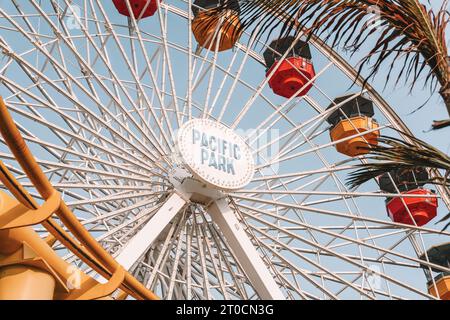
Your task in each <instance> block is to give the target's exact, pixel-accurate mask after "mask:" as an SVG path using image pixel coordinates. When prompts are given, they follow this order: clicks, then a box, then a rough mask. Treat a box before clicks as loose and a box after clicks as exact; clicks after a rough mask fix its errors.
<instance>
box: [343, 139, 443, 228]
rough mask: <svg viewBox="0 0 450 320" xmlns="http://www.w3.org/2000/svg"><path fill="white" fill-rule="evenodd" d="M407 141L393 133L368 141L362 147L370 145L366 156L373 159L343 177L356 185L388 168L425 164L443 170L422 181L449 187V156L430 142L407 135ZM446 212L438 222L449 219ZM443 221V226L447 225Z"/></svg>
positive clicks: (407, 168) (427, 166)
mask: <svg viewBox="0 0 450 320" xmlns="http://www.w3.org/2000/svg"><path fill="white" fill-rule="evenodd" d="M402 134H403V135H405V136H407V137H409V139H410V140H411V143H409V142H405V141H402V140H399V139H397V138H393V137H387V136H383V137H381V138H380V139H379V143H380V144H379V145H376V146H375V145H372V146H370V147H367V148H363V149H370V155H369V156H368V157H367V159H368V160H375V161H374V162H369V163H365V164H361V165H358V166H357V167H358V168H357V170H356V171H354V172H352V173H350V175H349V176H348V178H347V185H348V186H349V187H351V188H356V187H358V186H360V185H362V184H364V183H366V182H367V181H369V180H372V179H375V178H377V177H379V176H380V175H382V174H385V173H387V172H391V171H392V170H399V169H400V170H414V169H416V168H428V169H434V170H441V171H445V176H444V177H441V176H437V177H432V178H430V179H429V180H427V181H421V182H423V183H431V184H434V185H440V186H444V187H446V188H448V187H450V180H448V179H447V178H448V176H449V175H450V157H449V156H448V155H446V154H445V153H443V152H441V151H440V150H438V149H437V148H435V147H433V146H432V145H430V144H428V143H426V142H424V141H422V140H420V139H417V138H415V137H412V136H409V135H407V134H405V133H402ZM449 219H450V214H449V215H447V216H446V217H444V218H443V219H442V220H441V221H439V222H438V223H441V222H443V221H446V220H449ZM449 226H450V224H447V225H446V226H445V227H444V229H443V230H445V229H447V228H448V227H449Z"/></svg>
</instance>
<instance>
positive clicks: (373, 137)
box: [327, 95, 380, 157]
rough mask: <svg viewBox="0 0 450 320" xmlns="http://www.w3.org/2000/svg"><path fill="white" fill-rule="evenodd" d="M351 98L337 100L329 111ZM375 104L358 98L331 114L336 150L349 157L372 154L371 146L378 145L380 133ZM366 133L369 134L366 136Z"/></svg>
mask: <svg viewBox="0 0 450 320" xmlns="http://www.w3.org/2000/svg"><path fill="white" fill-rule="evenodd" d="M350 97H351V96H350V95H348V96H343V97H339V98H336V99H335V100H334V102H333V103H332V104H331V105H330V106H329V107H328V108H327V110H329V109H331V108H334V107H335V106H336V105H337V104H341V103H343V102H344V101H346V100H349V98H350ZM373 116H374V109H373V102H372V101H371V100H369V99H367V98H365V97H362V96H358V97H356V98H354V99H350V100H349V101H347V102H344V103H343V104H342V105H341V107H340V108H338V109H337V110H335V111H334V112H332V113H331V115H330V116H329V117H328V119H327V121H328V123H329V124H331V126H332V127H331V129H330V136H331V141H333V142H336V141H340V140H342V141H340V142H338V143H337V144H336V150H337V151H338V152H340V153H342V154H345V155H347V156H349V157H355V156H360V155H364V154H367V153H369V152H370V146H374V145H377V144H378V138H379V136H380V131H379V130H376V129H378V127H379V126H378V122H377V121H376V120H375V119H373ZM364 132H367V133H365V134H364Z"/></svg>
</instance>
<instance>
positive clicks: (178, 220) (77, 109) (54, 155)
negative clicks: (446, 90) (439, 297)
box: [0, 0, 450, 299]
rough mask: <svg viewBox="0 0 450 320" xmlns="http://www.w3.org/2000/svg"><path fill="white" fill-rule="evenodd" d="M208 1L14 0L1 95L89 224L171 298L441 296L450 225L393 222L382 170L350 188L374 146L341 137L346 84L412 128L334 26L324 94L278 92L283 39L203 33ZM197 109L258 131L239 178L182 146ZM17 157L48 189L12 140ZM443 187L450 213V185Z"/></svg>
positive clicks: (239, 131)
mask: <svg viewBox="0 0 450 320" xmlns="http://www.w3.org/2000/svg"><path fill="white" fill-rule="evenodd" d="M191 4H192V0H165V1H163V2H162V3H161V5H160V8H159V9H158V11H157V12H156V13H155V15H154V16H153V17H149V18H146V19H135V18H134V17H130V18H128V17H125V16H122V15H120V14H119V13H118V12H117V11H116V10H115V8H114V6H113V4H112V1H105V0H101V1H100V0H49V1H38V0H24V1H18V0H11V1H4V3H3V2H2V6H1V8H0V52H1V53H0V83H1V86H0V94H1V95H2V96H3V97H4V98H5V100H6V103H7V105H8V108H9V110H10V112H11V113H12V115H13V117H14V119H15V121H16V122H17V125H18V127H19V128H20V130H21V132H22V134H23V136H24V139H25V141H26V142H27V143H28V144H29V145H30V148H31V149H32V151H33V153H34V155H35V157H36V158H37V160H38V162H39V164H40V165H41V167H42V168H43V170H44V171H45V173H46V174H47V176H48V177H49V179H50V181H51V182H52V184H53V185H54V186H55V187H56V188H57V189H58V190H60V191H61V193H62V194H63V196H64V200H65V201H66V202H67V203H68V204H69V206H70V207H71V209H72V210H73V211H74V213H75V214H76V215H77V216H78V218H79V220H80V221H81V222H82V224H83V225H84V226H85V227H86V229H87V230H89V231H90V232H91V233H92V234H93V235H94V236H95V237H96V239H97V241H99V243H101V244H102V246H103V247H104V248H105V249H106V250H108V251H109V252H110V253H111V254H113V255H114V256H115V257H116V258H117V259H118V261H119V262H120V263H121V264H122V265H124V266H125V267H126V268H127V269H129V270H130V271H131V272H132V273H133V274H134V275H135V276H136V278H137V279H138V280H139V281H141V282H142V283H143V284H144V285H146V286H147V287H149V288H151V289H152V290H154V291H155V292H156V293H157V294H158V295H160V296H161V297H162V298H166V299H222V298H224V299H258V298H274V299H278V298H286V299H380V298H382V299H405V298H419V299H433V298H434V297H432V296H430V295H429V294H428V291H427V286H426V279H425V277H424V272H423V270H422V269H421V268H420V266H419V262H420V261H419V258H418V257H419V256H420V255H421V254H423V252H425V251H426V249H427V248H429V247H431V246H432V245H434V244H437V243H441V242H448V241H449V237H450V233H448V232H442V233H441V232H440V231H441V230H440V228H439V227H440V226H436V225H434V223H433V222H434V221H432V222H431V223H429V224H428V225H426V226H423V227H419V226H405V225H400V224H397V223H394V222H392V221H391V220H390V219H389V218H388V217H387V214H386V208H385V199H386V197H392V196H395V195H398V193H394V194H386V193H383V192H381V191H380V190H379V187H378V185H377V184H376V183H375V182H370V183H368V184H367V185H365V186H363V187H361V188H359V189H357V190H351V189H349V188H348V187H347V186H346V185H345V179H346V177H347V174H348V173H349V172H351V171H352V170H354V169H355V166H356V165H357V164H359V163H361V162H365V161H367V160H366V159H365V158H364V157H358V158H355V159H350V158H347V157H345V156H343V155H340V154H338V153H337V152H336V150H335V145H336V143H337V142H331V141H330V137H329V125H328V124H327V122H326V119H327V117H328V116H329V115H330V113H331V112H333V111H335V110H337V109H338V108H339V107H340V105H334V104H333V99H334V98H335V97H336V96H342V95H343V94H353V95H352V96H351V97H349V99H351V98H354V97H356V96H358V95H360V94H363V95H366V96H367V97H370V98H371V99H372V100H373V101H374V102H375V109H376V110H375V113H376V115H375V117H376V119H377V121H378V123H379V124H380V130H381V132H382V133H383V134H389V135H395V136H398V133H397V132H396V131H394V130H392V129H401V130H403V131H407V129H408V128H406V126H405V125H404V124H403V123H402V122H401V119H400V118H399V117H398V116H397V115H396V114H395V113H394V112H393V110H392V108H391V107H390V106H389V105H388V104H387V103H386V102H385V101H384V100H383V99H382V97H381V96H380V95H379V94H378V93H377V92H375V91H374V90H373V89H372V88H371V87H370V86H368V87H366V89H365V90H362V89H361V87H360V86H361V84H362V81H361V79H360V78H358V77H357V74H356V72H355V71H354V70H353V69H352V68H351V66H349V65H348V63H347V62H346V61H345V58H343V57H340V56H339V54H337V53H336V52H334V51H333V50H331V49H330V48H328V47H327V46H326V45H325V44H323V43H322V42H321V41H320V40H319V39H312V40H311V44H312V46H313V48H312V53H313V56H314V57H313V61H314V64H315V68H316V77H315V79H314V85H313V89H312V90H311V91H310V93H309V94H308V95H307V96H305V97H302V98H290V99H284V98H283V99H282V98H280V97H277V96H275V95H274V94H273V93H272V91H271V90H270V88H268V84H267V79H266V76H265V73H266V70H265V66H264V62H263V61H264V60H263V58H262V56H261V53H262V52H263V51H264V50H265V49H266V48H267V47H266V44H265V43H262V42H260V41H256V40H255V38H254V37H251V36H250V35H248V34H244V35H243V36H242V38H241V40H240V42H239V43H238V44H237V45H236V46H235V48H234V49H233V50H230V51H227V52H221V53H219V52H217V51H216V50H215V47H217V44H216V46H213V47H212V48H208V49H205V48H200V47H198V46H197V44H196V43H195V39H194V37H193V36H192V34H191V31H190V30H191V19H192V18H193V15H192V13H191V12H190V11H189V10H187V8H189V6H190V5H191ZM128 5H129V4H128ZM76 12H80V15H77V14H74V13H76ZM216 31H217V30H216ZM262 39H264V37H263V38H262ZM283 59H284V58H283ZM281 60H282V59H281ZM355 78H356V85H355V86H354V87H353V89H352V91H350V92H347V90H348V88H349V87H350V86H351V84H352V83H353V82H354V81H355ZM330 84H333V85H330ZM344 102H345V101H344ZM344 102H343V103H344ZM330 105H331V106H332V107H331V108H330V109H328V110H327V107H328V106H330ZM192 119H203V120H204V121H207V122H209V123H214V124H216V125H217V127H221V128H228V129H229V130H230V131H229V133H223V135H228V138H230V137H231V136H233V137H234V138H233V137H231V140H233V141H237V140H240V139H237V138H236V136H235V135H238V136H240V137H241V138H242V140H244V142H245V145H246V146H248V149H249V150H250V152H251V157H252V158H253V159H252V161H251V162H254V166H253V165H251V163H250V161H248V162H247V163H246V164H247V165H246V167H247V169H246V170H243V171H242V172H241V173H240V175H242V176H240V177H239V179H241V180H242V181H240V183H238V182H235V181H233V179H231V178H230V177H227V176H225V175H222V176H221V175H219V174H218V175H217V176H214V172H215V171H214V170H212V171H210V172H209V175H210V177H209V178H208V177H206V178H205V177H202V175H199V174H198V172H196V170H195V168H194V170H193V167H192V166H189V164H186V162H187V161H182V158H181V159H180V157H179V154H177V141H176V140H177V133H178V131H179V130H180V128H183V126H185V124H186V123H187V122H188V121H189V120H192ZM194 121H196V120H194ZM231 130H232V131H231ZM221 132H222V131H221ZM223 132H225V131H223ZM231 132H233V133H231ZM220 135H222V133H220ZM362 135H363V133H358V134H356V135H355V136H354V137H357V136H362ZM349 138H352V137H349ZM403 138H405V139H407V137H403ZM188 147H189V146H188V145H187V148H188ZM185 148H186V145H185ZM242 149H245V148H244V147H242ZM197 151H198V150H197ZM185 152H186V150H185ZM187 152H188V151H187ZM0 159H1V160H2V161H3V162H4V163H5V164H6V165H7V167H8V168H9V169H10V170H11V172H13V173H14V175H15V176H16V177H17V179H18V180H19V181H20V182H21V183H22V184H23V185H24V186H25V187H27V188H28V190H29V192H30V193H31V194H32V195H33V196H36V192H35V190H34V189H33V187H32V184H31V183H30V181H28V180H27V179H26V177H25V175H24V173H23V171H22V169H21V168H20V166H19V165H18V164H17V163H16V162H15V160H14V157H13V156H12V155H11V154H10V152H9V150H8V148H7V147H6V146H5V145H4V143H2V144H0ZM185 160H186V159H185ZM213 178H214V179H213ZM214 180H217V181H214ZM211 182H212V183H211ZM397 191H398V190H397ZM436 196H437V197H438V198H439V202H440V206H441V209H440V215H442V214H446V213H447V212H448V207H449V206H450V202H449V197H448V193H447V190H445V189H442V188H439V190H438V193H437V194H436ZM446 207H447V208H446ZM36 230H38V231H39V232H40V233H41V234H42V236H45V235H46V234H45V232H44V231H43V230H42V228H39V227H37V228H36ZM54 248H55V250H57V252H58V253H59V254H60V255H61V256H63V257H64V258H65V259H67V261H69V262H71V263H74V264H77V265H79V266H80V267H82V268H87V266H85V265H84V264H83V263H82V262H81V261H79V260H78V259H77V258H76V257H75V256H73V255H72V254H71V253H70V252H68V251H67V249H66V248H65V247H64V246H62V245H61V244H59V243H57V244H56V245H55V246H54ZM423 264H425V265H426V266H428V268H429V270H428V271H429V272H431V267H434V268H436V269H439V270H442V271H447V272H448V271H450V270H448V269H446V268H443V267H438V266H435V265H433V264H431V263H428V262H423ZM87 271H88V272H92V271H91V270H89V269H88V270H87ZM93 275H94V276H96V275H95V274H93Z"/></svg>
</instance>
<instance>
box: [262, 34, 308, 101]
mask: <svg viewBox="0 0 450 320" xmlns="http://www.w3.org/2000/svg"><path fill="white" fill-rule="evenodd" d="M294 41H295V38H294V37H292V36H288V37H285V38H281V39H278V40H274V41H273V42H272V43H271V44H270V45H269V48H268V49H267V50H266V51H265V52H264V60H265V62H266V66H267V73H266V77H269V76H270V75H271V74H272V72H273V74H272V76H271V77H270V79H269V86H270V87H271V88H272V90H273V92H274V93H275V94H277V95H279V96H282V97H285V98H291V97H292V96H294V95H295V94H296V93H297V95H296V96H297V97H302V96H305V95H306V94H307V93H308V92H309V90H311V88H312V86H313V82H310V81H311V80H312V79H313V78H314V77H315V71H314V65H313V64H312V56H311V50H310V48H309V45H308V43H306V42H303V41H297V43H296V44H295V45H294V46H293V48H292V49H291V50H290V51H289V52H288V54H287V56H286V58H285V59H284V60H283V61H281V63H279V61H280V58H281V56H280V54H281V55H284V54H285V53H286V51H288V50H289V48H290V47H291V45H292V43H293V42H294ZM275 69H276V70H275ZM274 70H275V71H274ZM309 82H310V83H309ZM308 83H309V84H308ZM302 88H303V90H301V91H300V92H299V90H300V89H302Z"/></svg>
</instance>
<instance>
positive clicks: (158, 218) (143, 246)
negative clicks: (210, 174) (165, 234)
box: [116, 192, 187, 270]
mask: <svg viewBox="0 0 450 320" xmlns="http://www.w3.org/2000/svg"><path fill="white" fill-rule="evenodd" d="M186 202H187V200H186V199H185V198H184V197H182V196H181V195H179V194H178V193H176V192H174V193H172V194H171V195H170V196H169V197H168V198H167V200H166V202H165V203H164V205H163V206H162V207H161V208H160V209H159V210H158V211H157V212H156V213H155V215H154V216H153V217H152V218H151V219H150V220H149V221H148V222H147V223H146V224H145V226H144V227H143V228H142V229H141V230H139V232H138V233H137V234H136V235H135V236H134V237H133V238H132V239H131V240H130V241H129V242H128V243H127V245H126V246H125V247H124V248H123V250H122V251H121V252H120V253H119V255H118V256H117V257H116V261H117V262H119V264H121V265H122V266H123V267H124V268H125V269H126V270H130V269H131V267H132V266H133V264H134V263H135V262H136V261H138V259H139V258H140V257H141V256H142V255H143V254H144V253H145V252H147V251H148V250H149V249H150V246H151V245H152V243H153V242H154V241H155V240H156V239H157V238H158V236H159V235H160V234H161V232H162V231H163V230H164V229H165V228H166V227H167V225H168V224H169V223H170V221H172V219H173V218H174V217H175V216H176V215H177V213H178V212H179V211H180V210H181V209H182V208H183V207H184V205H185V204H186Z"/></svg>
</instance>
